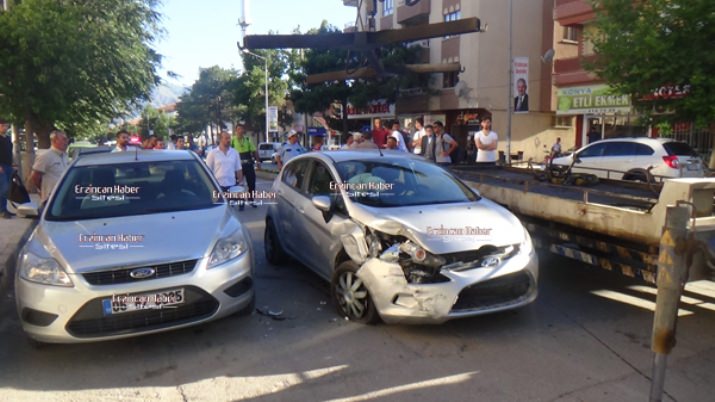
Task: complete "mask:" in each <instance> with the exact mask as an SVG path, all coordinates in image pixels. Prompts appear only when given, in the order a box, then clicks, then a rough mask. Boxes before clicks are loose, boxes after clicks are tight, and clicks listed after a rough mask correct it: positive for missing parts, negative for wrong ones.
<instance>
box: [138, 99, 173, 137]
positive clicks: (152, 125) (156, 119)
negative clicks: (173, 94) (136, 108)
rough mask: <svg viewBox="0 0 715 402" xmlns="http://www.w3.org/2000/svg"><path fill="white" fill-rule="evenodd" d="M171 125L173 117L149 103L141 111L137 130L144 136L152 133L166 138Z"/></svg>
mask: <svg viewBox="0 0 715 402" xmlns="http://www.w3.org/2000/svg"><path fill="white" fill-rule="evenodd" d="M173 126H174V118H173V117H171V116H169V115H168V114H166V113H164V112H162V111H161V110H159V109H157V108H155V107H153V106H151V105H147V106H146V107H145V108H144V110H143V111H142V114H141V123H140V124H139V131H140V132H141V135H142V137H144V138H146V137H148V136H149V135H151V134H153V135H156V136H157V137H159V138H163V139H167V138H168V137H169V134H170V133H171V129H172V127H173Z"/></svg>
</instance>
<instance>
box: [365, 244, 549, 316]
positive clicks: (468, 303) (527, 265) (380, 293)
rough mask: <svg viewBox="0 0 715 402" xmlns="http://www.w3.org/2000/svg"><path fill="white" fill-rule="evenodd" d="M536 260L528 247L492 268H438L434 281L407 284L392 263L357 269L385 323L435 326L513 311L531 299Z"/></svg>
mask: <svg viewBox="0 0 715 402" xmlns="http://www.w3.org/2000/svg"><path fill="white" fill-rule="evenodd" d="M538 265H539V264H538V257H537V255H536V253H535V252H534V250H533V248H531V249H530V250H529V253H521V254H518V255H515V256H514V257H512V258H510V259H508V260H505V261H502V262H501V264H500V265H498V266H496V267H488V268H482V267H475V268H472V269H466V270H460V271H454V270H449V269H442V270H441V271H440V274H441V275H442V276H443V277H444V278H445V281H444V282H438V283H422V284H413V283H408V282H407V279H406V278H405V274H404V272H403V270H402V268H401V267H400V265H399V264H397V263H391V262H386V261H383V260H381V259H379V258H371V259H368V260H367V261H366V262H365V263H364V264H363V265H362V266H361V267H360V269H359V270H358V272H357V275H358V277H359V278H360V279H361V280H362V281H363V282H364V283H365V285H366V286H367V288H368V290H369V292H370V296H371V297H372V300H373V302H374V303H375V307H376V308H377V311H378V312H379V314H380V317H381V318H382V320H383V321H385V322H386V323H433V324H439V323H442V322H445V321H447V320H450V319H453V318H461V317H471V316H475V315H480V314H487V313H494V312H498V311H503V310H509V309H514V308H519V307H522V306H524V305H527V304H529V303H531V302H532V301H534V300H535V299H536V296H537V292H538V290H537V283H538Z"/></svg>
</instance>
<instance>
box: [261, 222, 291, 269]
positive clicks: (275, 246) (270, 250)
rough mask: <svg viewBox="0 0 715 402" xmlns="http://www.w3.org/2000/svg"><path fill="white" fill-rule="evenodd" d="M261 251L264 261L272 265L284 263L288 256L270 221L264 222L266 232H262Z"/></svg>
mask: <svg viewBox="0 0 715 402" xmlns="http://www.w3.org/2000/svg"><path fill="white" fill-rule="evenodd" d="M263 251H264V253H265V255H266V260H267V261H268V262H269V263H271V264H273V265H280V264H283V263H285V262H286V260H287V259H288V255H287V254H286V252H285V250H283V246H281V242H280V240H279V239H278V231H277V230H276V226H275V225H274V224H273V221H272V220H271V219H267V220H266V230H265V231H264V232H263Z"/></svg>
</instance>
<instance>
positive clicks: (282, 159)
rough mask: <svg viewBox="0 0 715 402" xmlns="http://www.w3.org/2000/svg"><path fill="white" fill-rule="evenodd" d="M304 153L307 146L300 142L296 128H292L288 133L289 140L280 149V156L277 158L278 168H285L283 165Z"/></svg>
mask: <svg viewBox="0 0 715 402" xmlns="http://www.w3.org/2000/svg"><path fill="white" fill-rule="evenodd" d="M302 153H305V148H303V147H302V146H301V145H300V144H299V143H298V133H297V132H295V130H290V132H289V133H288V142H287V143H285V144H283V146H282V147H281V149H280V150H279V151H278V157H277V158H276V160H277V162H278V169H279V170H280V169H283V165H285V164H286V163H287V162H288V161H289V160H291V159H293V158H295V157H296V156H298V155H300V154H302Z"/></svg>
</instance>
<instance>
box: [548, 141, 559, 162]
mask: <svg viewBox="0 0 715 402" xmlns="http://www.w3.org/2000/svg"><path fill="white" fill-rule="evenodd" d="M559 156H561V137H557V138H556V143H554V145H552V146H551V153H550V155H549V157H550V158H551V160H554V158H558V157H559Z"/></svg>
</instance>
